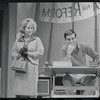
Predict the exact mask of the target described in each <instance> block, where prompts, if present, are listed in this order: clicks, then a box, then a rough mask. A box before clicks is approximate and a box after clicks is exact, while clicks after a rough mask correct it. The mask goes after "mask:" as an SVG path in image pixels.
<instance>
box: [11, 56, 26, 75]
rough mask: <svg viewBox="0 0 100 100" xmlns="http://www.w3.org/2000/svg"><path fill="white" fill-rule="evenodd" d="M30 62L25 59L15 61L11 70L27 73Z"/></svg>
mask: <svg viewBox="0 0 100 100" xmlns="http://www.w3.org/2000/svg"><path fill="white" fill-rule="evenodd" d="M27 64H28V61H27V60H25V59H24V58H19V59H14V61H13V63H12V67H11V69H12V70H14V71H16V72H21V73H26V72H27V69H28V67H27Z"/></svg>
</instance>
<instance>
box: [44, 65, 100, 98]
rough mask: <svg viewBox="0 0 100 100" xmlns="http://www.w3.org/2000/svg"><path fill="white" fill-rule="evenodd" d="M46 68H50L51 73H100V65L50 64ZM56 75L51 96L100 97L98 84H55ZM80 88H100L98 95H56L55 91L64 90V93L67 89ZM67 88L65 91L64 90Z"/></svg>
mask: <svg viewBox="0 0 100 100" xmlns="http://www.w3.org/2000/svg"><path fill="white" fill-rule="evenodd" d="M43 68H44V69H45V70H49V71H51V73H52V72H53V73H55V74H56V75H57V74H61V75H62V74H66V73H68V74H97V73H98V72H99V74H100V71H99V70H100V67H88V66H74V67H57V66H56V67H55V66H49V67H45V66H44V67H43ZM55 77H56V76H55V75H53V90H52V95H51V97H59V96H60V97H64V98H65V97H67V98H72V97H74V98H75V97H90V98H91V97H98V96H99V92H98V91H99V87H98V86H83V87H75V86H71V87H67V86H66V87H65V86H55ZM69 88H70V89H71V90H73V89H76V90H77V89H79V90H82V89H83V90H87V89H88V90H98V91H97V92H96V95H91V96H90V95H84V96H83V95H82V96H78V95H62V94H61V95H55V91H56V92H57V91H58V92H59V91H63V93H65V92H66V90H65V89H69ZM64 90H65V91H64ZM59 93H60V92H59Z"/></svg>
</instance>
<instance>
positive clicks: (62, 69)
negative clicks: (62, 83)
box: [43, 66, 100, 74]
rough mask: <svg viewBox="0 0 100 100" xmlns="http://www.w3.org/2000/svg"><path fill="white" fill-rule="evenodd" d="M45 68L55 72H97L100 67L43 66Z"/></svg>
mask: <svg viewBox="0 0 100 100" xmlns="http://www.w3.org/2000/svg"><path fill="white" fill-rule="evenodd" d="M43 68H44V69H45V70H49V71H51V72H55V73H56V74H66V73H68V74H96V73H97V72H98V70H100V67H87V66H74V67H55V66H49V67H45V66H44V67H43Z"/></svg>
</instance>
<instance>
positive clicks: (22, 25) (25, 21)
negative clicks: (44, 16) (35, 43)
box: [19, 18, 37, 34]
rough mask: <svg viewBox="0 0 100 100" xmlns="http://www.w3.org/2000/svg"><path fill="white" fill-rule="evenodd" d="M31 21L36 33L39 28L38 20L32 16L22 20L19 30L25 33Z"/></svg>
mask: <svg viewBox="0 0 100 100" xmlns="http://www.w3.org/2000/svg"><path fill="white" fill-rule="evenodd" d="M29 22H30V23H31V24H32V25H33V28H34V31H33V32H34V33H35V32H36V30H37V24H36V22H35V21H34V20H33V19H32V18H26V19H24V20H22V22H21V25H20V27H19V31H20V32H21V33H23V34H24V33H25V27H26V26H27V23H29Z"/></svg>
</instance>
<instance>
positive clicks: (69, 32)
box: [64, 29, 76, 40]
mask: <svg viewBox="0 0 100 100" xmlns="http://www.w3.org/2000/svg"><path fill="white" fill-rule="evenodd" d="M71 34H75V37H76V33H75V31H74V30H72V29H69V30H68V31H65V33H64V38H65V40H66V36H68V35H71Z"/></svg>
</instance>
